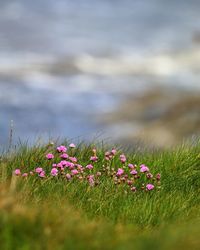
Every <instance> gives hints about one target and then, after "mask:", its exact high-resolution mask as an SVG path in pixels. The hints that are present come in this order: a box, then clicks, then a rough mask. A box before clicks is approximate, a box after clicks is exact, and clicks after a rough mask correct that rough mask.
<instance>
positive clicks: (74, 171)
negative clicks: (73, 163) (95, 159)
mask: <svg viewBox="0 0 200 250" xmlns="http://www.w3.org/2000/svg"><path fill="white" fill-rule="evenodd" d="M71 173H72V175H77V174H78V173H79V172H78V170H77V169H73V170H71Z"/></svg>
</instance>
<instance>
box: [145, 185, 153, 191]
mask: <svg viewBox="0 0 200 250" xmlns="http://www.w3.org/2000/svg"><path fill="white" fill-rule="evenodd" d="M146 189H147V190H149V191H150V190H153V189H154V185H153V184H147V185H146Z"/></svg>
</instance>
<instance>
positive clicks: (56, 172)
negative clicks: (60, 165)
mask: <svg viewBox="0 0 200 250" xmlns="http://www.w3.org/2000/svg"><path fill="white" fill-rule="evenodd" d="M51 175H52V176H57V175H58V169H57V168H52V169H51Z"/></svg>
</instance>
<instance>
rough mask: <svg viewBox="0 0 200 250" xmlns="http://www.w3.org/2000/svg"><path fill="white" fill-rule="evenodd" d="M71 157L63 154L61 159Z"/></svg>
mask: <svg viewBox="0 0 200 250" xmlns="http://www.w3.org/2000/svg"><path fill="white" fill-rule="evenodd" d="M68 157H69V156H68V154H66V153H64V154H62V155H61V156H60V158H62V159H67V158H68Z"/></svg>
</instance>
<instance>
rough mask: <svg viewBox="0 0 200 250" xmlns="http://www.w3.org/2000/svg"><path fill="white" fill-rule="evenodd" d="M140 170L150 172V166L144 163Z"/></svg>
mask: <svg viewBox="0 0 200 250" xmlns="http://www.w3.org/2000/svg"><path fill="white" fill-rule="evenodd" d="M140 172H141V173H145V172H149V168H148V167H147V166H145V165H144V164H143V165H141V166H140Z"/></svg>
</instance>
